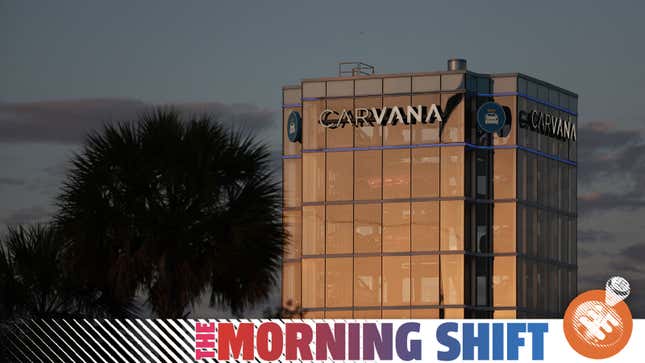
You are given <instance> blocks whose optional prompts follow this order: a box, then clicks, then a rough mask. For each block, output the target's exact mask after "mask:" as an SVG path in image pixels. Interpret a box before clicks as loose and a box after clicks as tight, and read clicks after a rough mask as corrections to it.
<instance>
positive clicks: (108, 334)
mask: <svg viewBox="0 0 645 363" xmlns="http://www.w3.org/2000/svg"><path fill="white" fill-rule="evenodd" d="M86 323H87V324H88V325H90V326H91V327H92V329H94V327H93V325H91V324H90V322H89V321H86ZM94 323H96V326H98V327H99V328H101V330H103V331H104V332H105V334H107V336H109V337H110V338H111V339H112V340H113V341H114V342H115V343H116V345H118V346H119V348H121V350H122V351H124V352H125V353H126V354H127V355H128V356H130V358H132V361H134V362H136V361H137V360H136V358H134V357H133V356H132V355H131V354H130V352H128V350H127V349H125V347H124V346H123V345H122V344H121V342H119V339H117V338H115V337H114V335H112V333H110V331H109V330H108V329H106V328H105V326H103V324H101V322H100V321H98V320H97V319H94ZM94 331H95V332H96V334H99V336H101V337H103V336H102V335H100V333H99V332H98V331H97V330H96V329H94ZM103 340H106V339H103ZM106 343H107V342H106ZM107 344H110V343H107ZM110 347H111V348H112V350H114V351H115V352H116V354H118V355H119V357H120V358H121V359H122V361H123V362H127V361H128V360H127V359H125V357H123V356H122V355H121V353H120V352H119V350H118V349H116V348H114V346H110Z"/></svg>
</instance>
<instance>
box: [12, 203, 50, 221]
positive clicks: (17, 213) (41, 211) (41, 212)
mask: <svg viewBox="0 0 645 363" xmlns="http://www.w3.org/2000/svg"><path fill="white" fill-rule="evenodd" d="M51 215H52V211H51V210H49V209H48V208H45V207H43V206H32V207H29V208H23V209H18V210H14V211H12V212H10V213H9V215H7V216H6V217H4V218H2V220H1V222H2V223H4V224H5V225H16V224H23V223H38V222H46V221H47V220H49V218H50V217H51Z"/></svg>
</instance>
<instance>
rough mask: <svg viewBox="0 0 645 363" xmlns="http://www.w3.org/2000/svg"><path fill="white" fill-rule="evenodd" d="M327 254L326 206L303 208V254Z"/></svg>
mask: <svg viewBox="0 0 645 363" xmlns="http://www.w3.org/2000/svg"><path fill="white" fill-rule="evenodd" d="M323 253H325V206H323V205H313V206H305V207H302V254H303V255H321V254H323Z"/></svg>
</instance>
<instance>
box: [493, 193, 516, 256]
mask: <svg viewBox="0 0 645 363" xmlns="http://www.w3.org/2000/svg"><path fill="white" fill-rule="evenodd" d="M516 219H517V204H515V203H495V205H494V206H493V248H494V251H495V252H516V232H515V226H516Z"/></svg>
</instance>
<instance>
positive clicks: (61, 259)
mask: <svg viewBox="0 0 645 363" xmlns="http://www.w3.org/2000/svg"><path fill="white" fill-rule="evenodd" d="M66 251H67V244H66V242H65V240H64V239H63V238H62V236H61V234H60V233H59V232H58V231H57V230H56V229H55V228H54V227H53V226H52V225H49V224H37V225H31V226H27V227H24V226H18V227H9V228H8V231H7V233H6V235H5V236H4V238H3V239H2V241H1V242H0V321H10V320H15V319H22V318H55V317H59V318H60V317H87V316H94V317H98V316H119V317H121V316H132V315H134V314H136V313H137V311H136V309H135V308H134V306H133V304H132V302H131V301H127V302H125V303H124V304H119V303H116V302H115V301H111V300H110V299H109V298H108V295H105V294H102V293H101V292H100V291H98V290H96V289H88V288H86V287H83V286H80V285H78V284H77V283H76V279H75V277H74V276H73V275H71V274H70V273H69V272H68V271H67V270H66V268H65V265H66V263H65V253H66Z"/></svg>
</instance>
